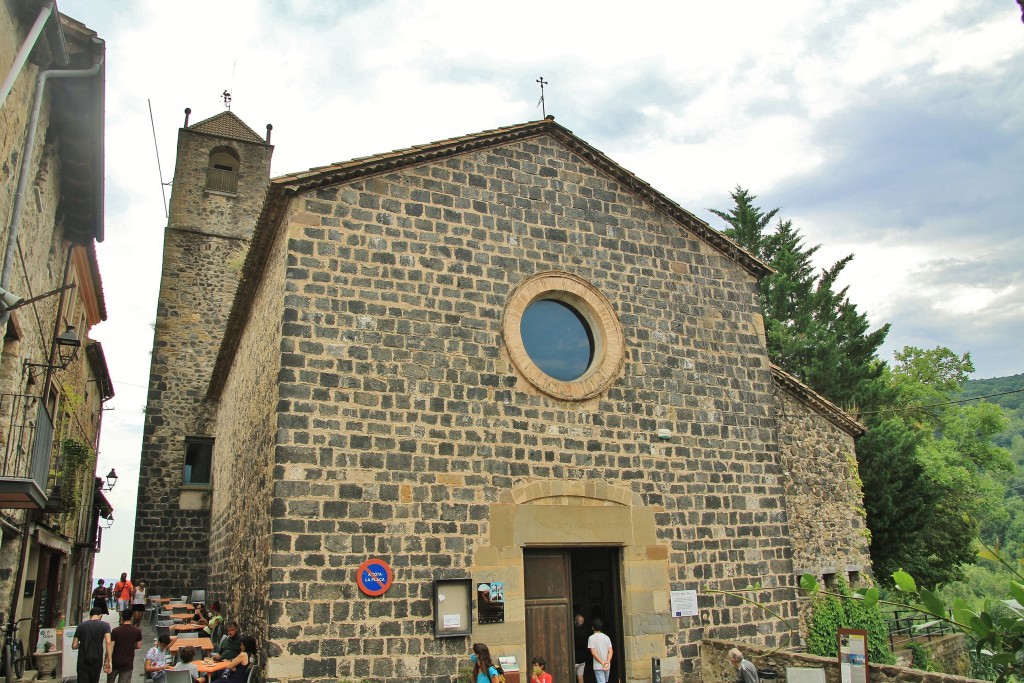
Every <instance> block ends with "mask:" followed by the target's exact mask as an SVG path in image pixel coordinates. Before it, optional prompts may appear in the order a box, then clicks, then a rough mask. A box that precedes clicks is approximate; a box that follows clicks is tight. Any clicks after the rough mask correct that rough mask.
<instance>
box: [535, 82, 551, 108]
mask: <svg viewBox="0 0 1024 683" xmlns="http://www.w3.org/2000/svg"><path fill="white" fill-rule="evenodd" d="M537 82H538V83H540V99H539V100H537V106H538V107H540V113H541V116H543V117H544V118H547V117H548V112H547V110H546V108H545V106H544V86H545V85H551V84H550V83H548V82H547V81H545V80H544V77H543V76H541V77H540V78H538V79H537Z"/></svg>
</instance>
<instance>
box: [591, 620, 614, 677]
mask: <svg viewBox="0 0 1024 683" xmlns="http://www.w3.org/2000/svg"><path fill="white" fill-rule="evenodd" d="M591 628H593V629H594V633H593V634H591V636H590V638H588V639H587V649H588V650H590V656H591V657H593V658H594V680H596V681H597V683H608V672H610V671H611V669H612V654H613V652H612V641H611V639H610V638H609V637H608V636H606V635H605V634H603V633H601V629H602V628H604V622H602V621H601V619H599V618H595V619H594V621H593V623H592V624H591Z"/></svg>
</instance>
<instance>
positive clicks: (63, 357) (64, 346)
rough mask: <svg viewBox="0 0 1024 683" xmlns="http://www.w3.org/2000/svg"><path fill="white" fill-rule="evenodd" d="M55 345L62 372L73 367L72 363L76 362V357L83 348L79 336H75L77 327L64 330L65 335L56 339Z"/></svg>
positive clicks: (70, 326) (69, 326)
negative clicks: (70, 366)
mask: <svg viewBox="0 0 1024 683" xmlns="http://www.w3.org/2000/svg"><path fill="white" fill-rule="evenodd" d="M53 343H54V345H55V346H56V347H57V358H58V359H59V362H60V365H59V367H60V369H61V370H66V369H67V367H68V366H69V365H71V361H73V360H75V356H77V355H78V349H80V348H81V346H82V342H81V341H80V340H79V339H78V335H77V334H75V326H74V325H68V328H67V329H66V330H64V332H63V334H61V335H60V336H59V337H57V338H56V339H54V340H53Z"/></svg>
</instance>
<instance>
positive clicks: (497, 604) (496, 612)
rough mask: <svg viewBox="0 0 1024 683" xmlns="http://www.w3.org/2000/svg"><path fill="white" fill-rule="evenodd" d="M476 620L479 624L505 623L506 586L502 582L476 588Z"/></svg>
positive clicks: (482, 584) (492, 582)
mask: <svg viewBox="0 0 1024 683" xmlns="http://www.w3.org/2000/svg"><path fill="white" fill-rule="evenodd" d="M476 620H477V623H479V624H504V623H505V584H504V583H502V582H501V581H491V582H490V583H479V584H477V586H476Z"/></svg>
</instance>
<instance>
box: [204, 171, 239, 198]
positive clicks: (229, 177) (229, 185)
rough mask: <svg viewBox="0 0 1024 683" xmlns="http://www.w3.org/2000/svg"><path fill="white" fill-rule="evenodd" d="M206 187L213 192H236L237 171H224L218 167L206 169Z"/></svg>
mask: <svg viewBox="0 0 1024 683" xmlns="http://www.w3.org/2000/svg"><path fill="white" fill-rule="evenodd" d="M206 189H207V190H213V191H214V192H227V193H229V194H236V193H237V192H238V171H224V170H222V169H219V168H208V169H206Z"/></svg>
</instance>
